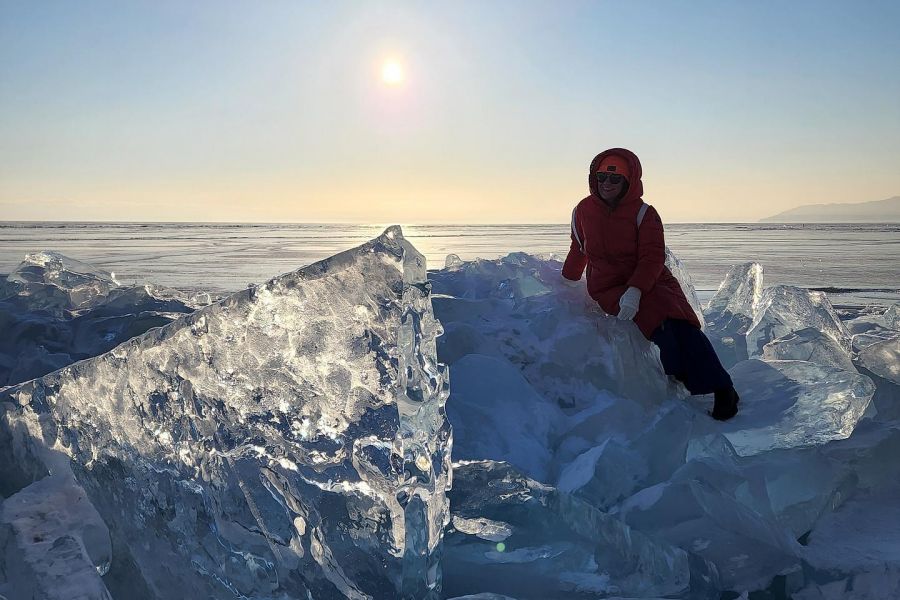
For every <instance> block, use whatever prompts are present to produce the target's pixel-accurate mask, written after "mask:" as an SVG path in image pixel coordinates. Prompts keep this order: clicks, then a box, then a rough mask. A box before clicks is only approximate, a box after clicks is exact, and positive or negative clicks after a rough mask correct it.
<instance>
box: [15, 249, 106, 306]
mask: <svg viewBox="0 0 900 600" xmlns="http://www.w3.org/2000/svg"><path fill="white" fill-rule="evenodd" d="M6 279H7V281H8V282H10V283H12V284H14V286H15V287H14V288H13V289H15V288H18V289H19V290H21V291H19V294H20V295H27V296H30V297H31V304H32V306H33V307H34V308H42V309H45V310H55V311H64V310H76V309H79V308H85V307H88V306H91V305H93V304H96V303H98V302H100V301H102V300H103V299H104V298H105V297H106V296H107V295H108V294H109V292H110V291H111V290H113V289H115V288H117V287H119V282H118V281H116V279H115V276H114V275H113V274H112V273H108V272H106V271H104V270H102V269H97V268H96V267H93V266H91V265H88V264H86V263H83V262H80V261H77V260H75V259H72V258H69V257H67V256H63V255H62V254H60V253H58V252H53V251H44V252H35V253H33V254H27V255H26V256H25V260H24V261H23V262H21V263H20V264H19V266H18V267H16V269H15V270H14V271H13V272H12V273H10V274H9V276H7V278H6Z"/></svg>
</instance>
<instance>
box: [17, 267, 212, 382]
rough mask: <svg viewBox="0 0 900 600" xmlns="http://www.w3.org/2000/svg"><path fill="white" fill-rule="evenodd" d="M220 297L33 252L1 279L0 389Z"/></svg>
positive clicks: (105, 348)
mask: <svg viewBox="0 0 900 600" xmlns="http://www.w3.org/2000/svg"><path fill="white" fill-rule="evenodd" d="M214 299H215V297H214V296H212V295H210V294H208V293H205V292H193V293H186V292H182V291H179V290H173V289H169V288H165V287H161V286H156V285H152V284H145V285H122V284H120V283H119V282H118V281H116V279H115V276H114V275H113V274H112V273H108V272H106V271H103V270H102V269H98V268H96V267H93V266H91V265H87V264H85V263H83V262H80V261H77V260H74V259H72V258H69V257H66V256H63V255H62V254H59V253H57V252H38V253H34V254H29V255H27V256H26V258H25V261H24V262H22V263H21V264H20V265H19V266H18V267H16V269H15V270H14V271H13V272H12V273H10V274H9V275H8V276H7V277H6V278H5V279H3V278H0V327H2V328H3V335H2V336H0V386H2V385H12V384H15V383H20V382H22V381H27V380H29V379H33V378H35V377H40V376H41V375H46V374H47V373H49V372H51V371H55V370H56V369H59V368H62V367H64V366H66V365H68V364H71V363H72V362H75V361H76V360H82V359H85V358H89V357H91V356H97V355H98V354H102V353H103V352H106V351H108V350H110V349H112V348H113V347H114V346H117V345H118V344H120V343H122V342H124V341H125V340H128V339H130V338H132V337H134V336H136V335H140V334H142V333H144V332H145V331H147V330H148V329H150V328H152V327H159V326H162V325H165V324H166V323H169V322H171V321H173V320H174V319H176V318H178V317H179V316H181V315H182V314H185V313H189V312H192V311H194V310H196V309H198V308H200V307H203V306H206V305H208V304H210V302H212V301H213V300H214Z"/></svg>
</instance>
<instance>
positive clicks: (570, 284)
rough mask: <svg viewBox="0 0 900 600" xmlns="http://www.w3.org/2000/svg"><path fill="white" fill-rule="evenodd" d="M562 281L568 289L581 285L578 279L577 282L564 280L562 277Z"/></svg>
mask: <svg viewBox="0 0 900 600" xmlns="http://www.w3.org/2000/svg"><path fill="white" fill-rule="evenodd" d="M562 281H563V283H564V284H566V285H567V286H569V287H578V286H579V285H581V280H580V279H579V280H578V281H572V280H571V279H566V278H565V277H563V278H562Z"/></svg>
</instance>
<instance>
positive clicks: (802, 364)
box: [432, 254, 882, 600]
mask: <svg viewBox="0 0 900 600" xmlns="http://www.w3.org/2000/svg"><path fill="white" fill-rule="evenodd" d="M448 264H450V266H449V267H448V268H446V269H443V270H441V271H437V272H435V273H433V274H432V280H433V282H434V290H435V311H436V314H437V315H438V317H439V318H440V320H441V322H442V323H443V325H444V328H445V331H446V334H445V335H444V336H443V337H442V338H441V339H440V340H439V354H440V356H442V357H443V358H444V360H446V361H447V362H448V363H449V366H450V369H451V370H452V371H453V372H454V380H453V386H452V392H451V397H450V400H449V403H448V409H449V413H448V416H449V418H450V420H451V423H452V424H453V425H454V431H455V432H459V433H460V435H458V436H457V437H455V442H454V452H455V455H454V456H455V457H458V458H459V459H465V460H463V461H462V463H461V465H460V466H459V467H458V468H457V472H456V484H457V486H458V487H455V488H454V490H453V491H452V492H451V511H452V513H453V518H454V523H458V524H460V527H459V528H456V529H455V530H452V531H451V532H450V533H449V534H448V540H452V542H451V543H450V545H451V547H452V549H451V550H449V551H448V556H451V555H452V558H449V559H448V560H445V564H444V573H445V582H446V584H447V585H448V586H449V587H448V591H450V592H452V593H455V594H459V595H460V596H462V597H465V596H463V594H468V595H472V596H473V597H475V596H474V595H475V594H476V593H477V592H478V591H482V592H487V591H490V592H494V593H500V594H504V595H507V596H509V597H515V598H518V599H519V600H524V599H526V598H532V597H567V594H569V595H571V594H573V593H575V592H574V591H573V590H574V589H575V588H573V587H569V588H566V587H565V586H566V585H570V586H571V585H574V584H573V583H572V582H573V581H575V580H577V581H580V582H581V584H583V585H584V586H586V587H584V588H581V592H578V593H585V594H586V595H585V597H591V595H590V593H587V592H586V590H587V589H588V588H587V586H588V585H589V583H588V582H590V584H591V585H595V586H597V587H596V588H594V590H593V592H591V593H593V594H594V596H593V597H602V596H603V595H604V594H610V595H618V596H629V595H633V596H637V595H639V594H638V593H637V592H633V593H632V594H629V593H625V592H624V591H623V590H622V589H619V590H618V591H615V592H613V591H611V590H610V588H606V589H605V591H599V590H601V589H603V588H602V586H603V585H610V586H617V585H618V584H616V583H615V582H614V578H613V577H607V576H606V575H604V573H605V571H603V570H602V569H600V570H599V571H596V570H595V571H591V570H590V568H592V565H591V564H590V563H587V564H586V565H585V566H584V570H581V571H578V576H577V577H576V576H575V575H572V574H571V573H569V575H570V576H568V577H565V578H564V577H562V576H560V575H555V576H554V573H561V572H563V568H564V567H562V566H560V567H559V568H556V567H555V566H554V565H556V564H557V563H558V561H560V560H563V559H561V558H560V557H561V556H563V554H562V553H561V552H565V551H570V550H571V549H570V548H569V547H568V546H565V544H564V542H565V541H566V540H567V538H566V534H565V533H563V532H562V531H560V532H558V533H557V534H556V535H554V534H553V533H551V532H549V531H547V530H546V529H542V528H541V523H543V522H544V521H542V520H537V521H536V522H535V518H531V519H530V520H529V519H521V520H519V521H516V519H520V518H521V517H520V514H521V513H520V512H519V511H522V510H524V508H522V507H520V508H519V509H518V510H517V511H513V510H512V508H511V506H507V508H505V509H501V508H498V507H497V505H496V504H495V502H498V503H499V502H511V501H512V499H516V502H519V501H525V499H526V496H521V495H518V493H516V494H512V492H509V493H510V494H512V495H511V496H510V497H509V499H506V500H502V501H501V500H496V501H495V500H492V499H491V498H490V497H488V496H487V495H486V494H481V495H479V496H472V498H476V497H477V498H479V500H478V501H477V502H471V503H470V504H468V505H465V504H463V501H464V498H465V495H468V494H470V493H472V494H474V492H468V491H467V492H464V490H465V489H471V490H480V489H484V490H507V487H506V486H510V485H511V484H512V482H515V481H517V480H520V479H530V480H533V481H534V482H535V483H533V484H531V485H532V486H537V487H538V488H539V489H541V490H543V493H545V494H558V495H559V496H560V497H572V498H576V499H578V500H579V501H583V502H585V503H587V504H588V505H589V506H591V507H592V508H593V509H595V510H596V511H598V512H597V518H598V519H605V518H608V517H611V518H615V519H618V520H620V521H623V522H624V523H626V524H627V525H629V527H630V528H631V530H632V531H639V532H642V533H646V534H648V535H649V536H650V537H651V539H653V540H654V542H656V543H664V544H666V545H669V546H672V547H676V548H680V549H681V550H683V551H684V552H686V553H687V555H688V556H689V557H691V560H693V561H696V564H703V563H704V561H706V562H709V563H712V564H714V565H715V567H716V571H717V573H718V578H719V579H718V580H719V584H718V591H716V592H713V593H711V594H710V595H709V596H708V597H719V592H721V591H723V590H730V591H732V592H735V593H736V594H741V593H746V592H750V591H754V590H764V593H767V594H772V595H774V596H777V594H779V593H780V594H782V595H783V596H786V595H788V593H789V592H788V591H786V590H799V589H801V588H802V587H803V586H804V585H806V584H807V583H809V581H808V580H807V579H806V575H804V568H805V558H804V556H805V549H804V546H803V544H802V543H801V542H798V540H799V539H805V537H804V536H806V535H807V534H808V533H809V532H810V531H811V530H812V529H813V528H814V527H815V525H816V523H817V521H818V520H819V519H820V518H822V517H823V515H827V514H829V512H830V511H832V510H834V509H835V508H836V507H839V506H840V505H841V503H842V502H844V500H845V499H846V498H847V497H848V496H851V495H852V494H853V493H854V492H855V490H856V487H857V485H858V481H859V475H858V473H859V472H860V469H859V467H858V464H859V463H858V461H859V460H861V459H860V457H861V456H871V455H872V453H874V451H870V450H869V449H868V446H866V445H864V446H863V448H860V449H859V450H858V451H857V452H858V453H857V454H856V455H855V458H853V459H852V460H848V459H845V458H836V455H835V454H834V451H835V450H837V449H841V453H842V454H846V453H849V452H852V450H850V448H851V447H852V445H853V444H854V443H857V442H855V441H854V440H856V439H860V438H859V436H858V434H856V432H857V431H858V429H859V428H860V427H862V428H863V429H865V428H866V427H868V425H867V422H866V421H865V420H864V419H863V417H864V415H865V414H866V411H867V410H868V406H869V404H870V401H871V399H872V393H873V387H872V383H871V381H870V380H869V379H868V378H867V377H865V376H864V375H862V374H860V373H859V372H858V371H857V370H856V367H855V363H854V359H855V357H854V355H853V354H852V353H851V352H850V351H849V349H848V347H847V345H846V344H844V343H842V342H843V341H845V340H846V339H847V338H846V337H845V336H842V335H839V334H840V332H841V324H840V322H839V321H834V320H832V317H835V318H837V313H836V311H834V309H833V308H832V307H830V304H829V303H828V301H827V297H825V296H824V295H818V294H816V293H814V292H809V291H807V290H797V291H792V290H785V289H784V288H775V289H774V291H770V290H765V289H764V287H763V280H762V267H761V266H760V265H758V264H755V263H746V264H744V265H739V266H737V267H735V268H733V269H732V272H731V277H730V282H729V280H726V282H725V283H723V286H721V287H720V290H719V292H718V294H717V301H716V302H713V303H712V304H711V306H710V307H709V308H708V309H707V313H706V316H707V330H708V331H712V332H714V333H715V332H718V333H723V335H724V332H725V331H727V332H728V334H730V335H733V336H735V341H736V342H737V344H738V345H741V344H742V342H743V348H744V352H745V353H746V347H747V346H746V336H747V333H748V331H749V330H750V328H751V325H753V324H754V321H756V320H757V319H758V324H761V325H760V327H759V328H758V329H757V332H756V338H755V339H756V341H757V342H758V343H759V349H760V350H759V352H757V354H756V356H755V357H754V358H753V359H752V360H747V356H746V354H745V355H744V356H743V357H740V356H738V357H735V359H734V360H733V363H735V366H734V367H733V368H732V371H731V372H732V375H733V377H734V378H735V382H736V386H737V387H738V390H739V392H740V393H741V395H742V404H741V407H742V410H741V413H740V414H739V415H738V417H737V418H736V419H734V420H733V421H731V422H728V423H725V424H723V423H719V422H716V421H713V420H712V419H710V418H709V416H708V415H707V414H706V410H708V409H709V408H710V405H711V398H709V397H693V398H685V392H684V390H683V389H682V388H681V387H680V386H679V385H674V384H672V382H670V381H669V380H668V379H667V378H666V377H665V375H664V374H663V373H662V370H661V368H660V365H659V359H658V355H657V353H656V351H655V349H654V347H653V346H652V345H650V344H649V343H648V342H647V341H646V340H644V339H643V337H642V336H640V334H639V333H638V332H636V331H635V330H634V329H635V328H634V325H633V324H631V323H622V322H620V321H618V320H617V319H614V318H607V317H606V316H605V315H603V314H602V311H599V310H598V308H597V307H596V305H595V304H594V303H593V302H592V301H591V300H590V299H589V298H587V296H586V293H585V290H584V289H583V288H579V287H575V288H570V287H568V286H565V285H563V284H562V282H561V280H560V272H559V268H560V264H559V263H558V261H553V260H545V259H541V258H539V257H533V256H532V257H529V256H523V255H521V254H513V255H510V256H508V257H504V258H501V259H498V260H495V261H488V260H476V261H468V262H461V261H456V260H454V261H450V263H448ZM766 294H768V295H769V296H768V297H769V299H770V300H769V301H768V302H766V303H762V300H763V298H764V296H765V295H766ZM782 297H788V298H790V299H792V300H793V301H794V302H795V303H796V304H797V305H799V306H803V307H807V308H809V310H807V311H805V312H804V311H800V312H797V313H792V312H791V311H790V310H789V304H788V303H781V302H780V300H779V301H776V300H777V299H780V298H782ZM760 310H762V311H763V314H761V313H760ZM836 333H837V335H836ZM878 452H879V453H880V452H882V451H881V450H879V451H878ZM479 458H482V459H483V458H490V459H492V460H495V461H496V460H501V461H505V463H506V464H507V465H508V466H504V467H503V469H499V468H490V469H482V470H481V474H480V475H479V477H480V478H481V479H479V483H478V484H477V485H474V486H469V484H468V483H465V482H464V480H465V479H466V478H467V477H468V476H469V475H468V474H467V472H466V471H465V470H466V469H471V468H472V465H474V464H476V463H474V462H470V461H478V459H479ZM866 460H868V459H866ZM511 471H514V472H516V473H518V474H517V475H512V474H511ZM517 489H518V488H517ZM506 494H507V492H504V495H506ZM454 499H455V500H454ZM466 502H469V501H468V500H466ZM463 506H467V508H465V509H463ZM526 514H529V515H530V514H531V513H526ZM514 535H518V536H525V537H524V539H529V540H540V542H539V543H537V542H534V543H531V542H530V543H525V544H521V545H519V546H518V547H517V546H516V545H515V544H510V543H509V540H510V539H511V537H512V536H514ZM529 536H530V537H529ZM497 544H503V545H504V549H503V551H502V552H500V551H499V550H497ZM510 548H512V549H513V552H512V553H511V554H510V555H507V553H508V552H509V550H510ZM564 548H565V550H564ZM516 550H517V551H516ZM574 564H579V563H578V561H577V560H575V562H574ZM617 564H621V563H617ZM579 568H581V567H579ZM503 569H507V570H506V571H504V570H503ZM664 573H669V574H671V572H668V571H665V570H664ZM815 577H816V578H818V579H817V580H827V578H828V576H827V575H823V574H821V573H816V574H815ZM694 580H695V581H697V578H694ZM462 582H468V584H466V585H462ZM475 582H484V583H481V584H480V587H479V584H478V583H475ZM517 582H521V585H519V586H517ZM779 586H780V587H779ZM532 590H534V591H532ZM537 590H540V591H537ZM779 590H780V591H779ZM661 595H662V594H661ZM685 597H704V596H703V595H702V594H694V593H690V594H687V595H686V596H685Z"/></svg>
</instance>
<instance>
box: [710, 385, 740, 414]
mask: <svg viewBox="0 0 900 600" xmlns="http://www.w3.org/2000/svg"><path fill="white" fill-rule="evenodd" d="M715 394H716V396H715V398H716V401H715V404H713V409H712V412H711V413H709V414H710V416H712V418H713V419H716V420H717V421H727V420H728V419H730V418H731V417H733V416H734V415H736V414H737V412H738V402H740V400H741V398H740V396H738V393H737V390H735V389H734V386H732V387H729V388H722V389H720V390H716V392H715Z"/></svg>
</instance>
